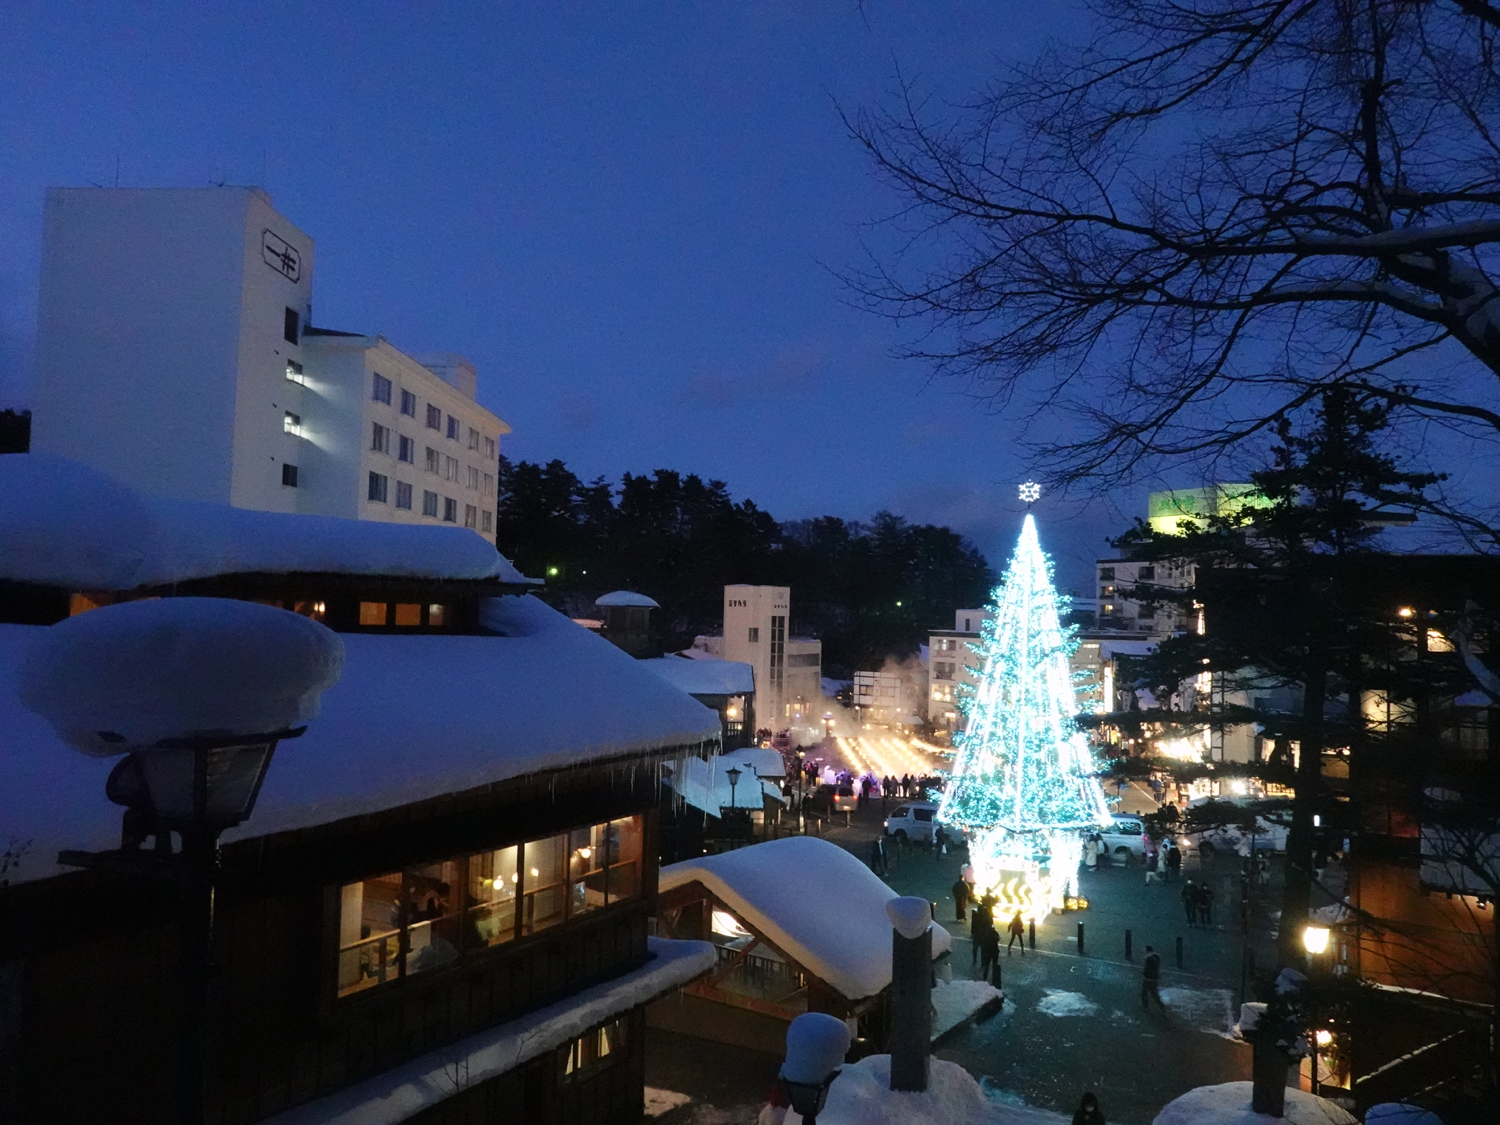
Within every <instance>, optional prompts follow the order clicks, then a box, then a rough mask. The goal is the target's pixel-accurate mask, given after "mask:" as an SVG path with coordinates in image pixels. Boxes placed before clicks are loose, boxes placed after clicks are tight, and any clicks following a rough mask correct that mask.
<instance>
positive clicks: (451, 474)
mask: <svg viewBox="0 0 1500 1125" xmlns="http://www.w3.org/2000/svg"><path fill="white" fill-rule="evenodd" d="M287 417H288V418H295V417H296V415H295V414H288V415H287ZM299 423H300V419H299ZM288 425H290V423H288ZM370 427H371V428H370V452H371V453H384V454H385V455H386V456H390V452H391V428H390V427H389V426H383V425H381V424H380V423H379V422H371V423H370ZM396 460H397V461H401V462H404V463H405V464H408V465H415V464H416V463H417V443H416V441H415V439H413V438H409V437H407V436H406V435H405V434H397V435H396ZM424 466H425V468H426V469H427V471H428V472H429V473H441V474H442V477H443V479H444V480H451V481H457V480H458V479H459V470H460V469H466V477H467V480H466V483H467V486H468V487H469V488H472V489H474V490H475V491H476V492H482V493H483V494H484V495H485V496H493V495H495V475H494V474H493V473H482V472H480V470H479V467H478V466H477V465H468V466H462V465H460V464H459V463H458V458H457V457H449V456H447V455H446V454H444V453H441V452H439V451H438V450H436V449H434V448H432V446H430V445H429V446H427V451H426V454H425V457H424Z"/></svg>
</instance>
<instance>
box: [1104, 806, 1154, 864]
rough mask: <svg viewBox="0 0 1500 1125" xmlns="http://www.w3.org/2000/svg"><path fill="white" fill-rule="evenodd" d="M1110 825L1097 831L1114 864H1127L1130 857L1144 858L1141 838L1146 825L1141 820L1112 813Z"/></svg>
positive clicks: (1133, 816) (1129, 815) (1127, 815)
mask: <svg viewBox="0 0 1500 1125" xmlns="http://www.w3.org/2000/svg"><path fill="white" fill-rule="evenodd" d="M1109 819H1110V823H1109V824H1107V825H1106V826H1105V827H1104V828H1102V829H1100V830H1099V837H1100V839H1102V840H1103V841H1104V850H1105V852H1106V853H1108V854H1109V856H1110V857H1111V858H1112V859H1113V860H1114V861H1115V862H1116V863H1127V862H1129V860H1130V857H1131V856H1135V857H1136V858H1137V859H1144V858H1145V857H1146V843H1145V841H1144V840H1143V839H1141V837H1142V836H1143V835H1144V834H1145V831H1146V825H1145V824H1144V823H1143V822H1142V820H1141V818H1140V817H1138V816H1135V815H1133V814H1131V813H1114V814H1112V815H1111V816H1110V818H1109Z"/></svg>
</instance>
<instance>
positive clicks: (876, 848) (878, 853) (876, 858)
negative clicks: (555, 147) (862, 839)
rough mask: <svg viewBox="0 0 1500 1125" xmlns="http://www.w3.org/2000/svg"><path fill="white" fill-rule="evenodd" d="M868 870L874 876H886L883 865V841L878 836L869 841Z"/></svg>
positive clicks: (884, 865)
mask: <svg viewBox="0 0 1500 1125" xmlns="http://www.w3.org/2000/svg"><path fill="white" fill-rule="evenodd" d="M870 870H871V871H873V872H874V873H875V874H876V875H885V874H888V872H887V869H886V863H885V841H884V840H882V839H881V838H880V837H879V836H876V837H875V839H873V840H871V841H870Z"/></svg>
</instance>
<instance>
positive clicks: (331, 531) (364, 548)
mask: <svg viewBox="0 0 1500 1125" xmlns="http://www.w3.org/2000/svg"><path fill="white" fill-rule="evenodd" d="M299 572H300V573H333V574H370V575H377V574H378V575H384V576H388V577H396V578H429V579H484V578H489V579H499V580H500V581H502V582H514V583H518V584H520V583H528V582H529V581H530V580H529V579H527V578H525V577H524V576H523V575H522V574H521V572H520V571H518V570H516V568H515V567H513V566H511V564H510V563H509V562H507V561H506V560H505V559H504V558H503V557H502V556H501V555H500V553H499V552H498V551H496V550H495V548H494V545H493V544H492V543H489V542H487V541H485V540H484V539H481V538H480V537H479V536H478V535H476V534H475V533H474V532H472V531H469V530H467V529H465V528H461V527H428V526H424V525H421V524H398V523H381V522H378V521H375V520H345V519H335V518H333V517H331V516H310V515H299V514H294V513H286V512H257V511H251V510H250V509H248V508H231V507H229V506H228V505H226V504H209V503H203V502H200V501H193V500H178V499H174V498H171V497H167V496H158V495H155V494H153V493H148V492H143V491H140V490H138V489H134V488H131V487H129V486H128V485H125V484H122V483H120V482H119V481H117V480H115V479H114V478H113V477H110V476H107V475H105V474H104V473H101V472H99V471H98V470H97V469H92V468H89V467H88V466H86V465H81V464H79V463H78V462H76V461H69V460H67V459H66V458H63V457H54V456H50V455H46V454H40V453H12V454H7V455H4V456H0V578H7V579H10V580H11V581H15V582H35V583H41V584H45V585H49V586H63V587H70V588H73V589H79V590H132V589H135V588H136V587H139V586H165V585H169V584H171V583H174V582H187V581H190V580H192V579H195V578H211V577H214V576H216V575H221V574H251V573H269V574H290V573H299Z"/></svg>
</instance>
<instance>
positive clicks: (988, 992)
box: [932, 980, 1005, 1043]
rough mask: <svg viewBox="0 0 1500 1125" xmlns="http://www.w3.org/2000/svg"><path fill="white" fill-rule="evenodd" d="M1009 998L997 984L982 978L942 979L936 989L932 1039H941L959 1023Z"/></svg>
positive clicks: (935, 1040)
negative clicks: (1006, 997)
mask: <svg viewBox="0 0 1500 1125" xmlns="http://www.w3.org/2000/svg"><path fill="white" fill-rule="evenodd" d="M1004 998H1005V993H1003V992H1001V991H1000V990H999V989H998V988H996V987H995V986H994V985H992V984H990V983H988V982H987V981H982V980H950V981H941V980H940V981H938V982H937V987H935V988H934V989H933V990H932V1007H933V1010H934V1016H933V1020H932V1040H933V1042H934V1043H935V1042H937V1041H938V1040H939V1039H941V1038H942V1037H943V1036H944V1035H947V1034H948V1032H950V1031H952V1030H953V1029H954V1028H955V1027H957V1026H959V1024H962V1023H965V1022H967V1021H968V1020H970V1019H973V1018H974V1017H975V1016H978V1015H980V1014H981V1013H983V1012H984V1010H985V1009H986V1008H990V1007H998V1006H999V1005H1000V1002H1001V1001H1002V1000H1003V999H1004Z"/></svg>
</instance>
